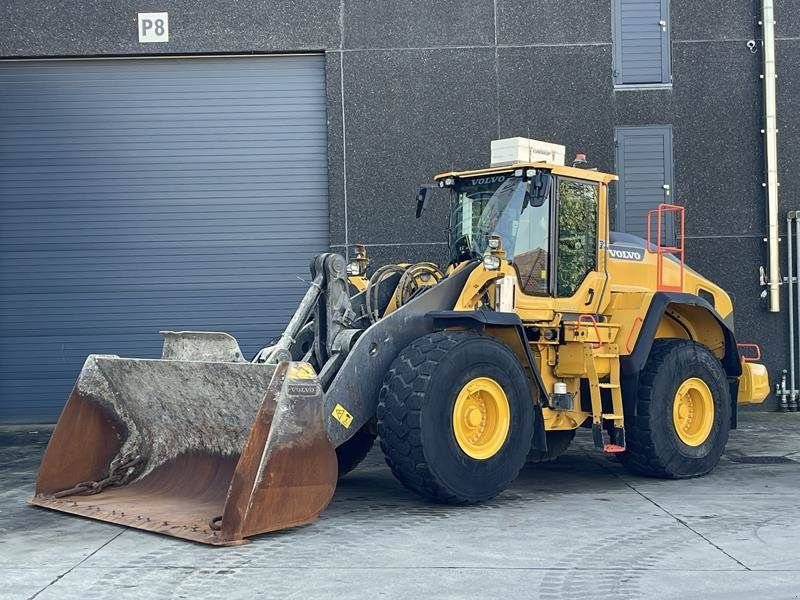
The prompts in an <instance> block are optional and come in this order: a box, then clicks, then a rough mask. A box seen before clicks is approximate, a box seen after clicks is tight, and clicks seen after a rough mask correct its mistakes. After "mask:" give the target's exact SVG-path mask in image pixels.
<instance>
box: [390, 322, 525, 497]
mask: <svg viewBox="0 0 800 600" xmlns="http://www.w3.org/2000/svg"><path fill="white" fill-rule="evenodd" d="M377 415H378V434H379V437H380V440H381V448H382V449H383V452H384V454H385V456H386V462H387V463H388V465H389V467H390V468H391V469H392V472H393V473H394V475H395V476H396V477H397V479H399V480H400V482H401V483H402V484H403V485H405V486H406V487H407V488H409V489H411V490H412V491H414V492H417V493H418V494H420V495H422V496H425V497H427V498H429V499H431V500H434V501H437V502H444V503H449V504H468V503H474V502H480V501H483V500H488V499H489V498H492V497H494V496H496V495H497V494H499V493H500V492H501V491H503V490H504V489H505V488H506V487H507V486H508V485H509V484H510V483H511V482H512V481H513V480H514V479H515V478H516V476H517V474H518V473H519V471H520V469H521V468H522V466H523V465H524V464H525V458H526V456H527V454H528V451H529V450H530V446H531V437H532V431H533V421H534V415H533V399H532V394H531V390H530V387H529V383H528V379H527V376H526V374H525V371H524V370H523V368H522V366H521V365H520V363H519V361H518V359H517V357H516V356H515V355H514V353H513V352H512V351H511V350H510V349H509V348H508V347H507V346H505V345H504V344H502V343H500V342H499V341H497V340H496V339H495V338H492V337H489V336H487V335H481V334H478V333H474V332H469V331H441V332H437V333H433V334H430V335H426V336H424V337H421V338H419V339H417V340H415V341H414V342H412V343H411V344H410V345H409V346H408V347H406V348H405V349H404V350H403V351H402V352H401V353H400V355H399V356H398V357H397V359H395V361H394V363H393V364H392V366H391V368H390V369H389V372H388V373H387V375H386V378H385V380H384V384H383V387H382V388H381V392H380V397H379V402H378V410H377Z"/></svg>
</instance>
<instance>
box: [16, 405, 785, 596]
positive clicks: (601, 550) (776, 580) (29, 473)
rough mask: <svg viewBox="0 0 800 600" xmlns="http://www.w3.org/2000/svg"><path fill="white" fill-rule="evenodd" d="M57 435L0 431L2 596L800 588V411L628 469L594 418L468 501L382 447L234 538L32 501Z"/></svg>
mask: <svg viewBox="0 0 800 600" xmlns="http://www.w3.org/2000/svg"><path fill="white" fill-rule="evenodd" d="M48 435H49V432H48V431H47V430H46V429H39V428H36V427H27V428H11V429H4V430H0V582H2V583H0V598H14V599H17V598H37V599H41V600H45V599H52V598H74V597H80V598H86V599H91V598H109V597H113V598H115V599H125V598H136V599H147V598H222V597H224V598H226V599H233V598H253V597H262V598H298V599H304V600H305V599H310V598H336V599H337V600H347V599H350V598H370V599H372V598H392V599H396V598H413V599H417V598H426V597H431V598H482V599H487V598H501V597H505V598H544V599H556V598H570V599H577V598H592V599H593V600H599V599H603V598H631V599H633V598H675V599H678V598H680V599H681V600H686V599H687V598H703V599H713V598H720V599H725V600H731V599H734V598H743V599H745V598H746V599H750V598H760V599H767V598H770V599H771V598H787V599H789V598H800V518H798V514H799V513H800V414H778V413H745V414H743V415H742V424H741V428H740V429H739V430H737V431H735V432H732V434H731V441H730V443H729V445H728V451H727V453H726V456H725V457H724V458H723V461H722V463H721V464H720V467H719V468H718V469H717V470H716V471H715V472H714V473H713V474H711V475H709V476H707V477H704V478H700V479H693V480H686V481H660V480H654V479H645V478H641V477H635V476H632V475H629V474H628V473H626V472H625V471H624V470H623V469H622V468H621V467H620V466H619V464H618V463H616V462H615V461H614V460H613V459H610V458H607V457H605V456H602V455H598V454H596V453H595V452H594V451H593V450H592V449H591V439H590V436H587V435H583V433H581V434H580V435H579V437H578V438H576V443H575V444H574V445H573V447H572V448H571V449H570V451H569V452H568V453H567V454H566V455H564V456H563V457H562V458H561V459H559V460H558V461H557V462H555V463H552V464H550V465H545V466H529V467H527V468H526V469H525V470H524V471H523V473H522V474H521V476H520V477H519V479H518V480H517V482H516V483H515V484H514V485H513V486H512V487H511V488H510V489H508V490H507V491H506V492H504V493H503V494H501V495H500V496H499V497H498V498H496V499H495V500H493V501H492V502H489V503H487V504H483V505H479V506H473V507H466V508H456V507H445V506H436V505H429V504H426V503H425V502H424V501H423V500H421V499H418V498H417V497H416V496H414V495H413V494H411V493H410V492H408V491H406V490H405V489H404V488H402V487H401V486H400V484H399V483H397V481H395V479H394V478H393V477H392V475H391V474H390V472H389V470H388V468H387V467H386V466H385V465H384V463H383V459H382V456H381V455H380V451H373V453H372V454H371V455H370V456H369V457H368V458H367V460H366V461H365V463H364V464H363V465H362V466H361V467H360V468H358V469H357V470H356V471H355V472H353V473H352V474H351V475H350V476H348V477H347V478H345V479H344V480H343V481H342V482H341V485H340V487H339V489H338V490H337V493H336V496H335V498H334V501H333V503H332V504H331V505H330V507H329V508H328V510H327V511H326V512H325V513H324V514H323V515H322V517H321V519H320V520H319V521H317V522H316V523H314V524H312V525H309V526H306V527H301V528H297V529H294V530H290V531H284V532H280V533H276V534H267V535H262V536H259V537H257V538H255V539H254V540H253V543H251V544H248V545H246V546H241V547H234V548H210V547H204V546H201V545H198V544H193V543H189V542H184V541H180V540H176V539H170V538H167V537H162V536H158V535H154V534H149V533H145V532H139V531H136V530H133V529H125V528H122V527H119V526H115V525H109V524H105V523H100V522H95V521H90V520H85V519H81V518H78V517H71V516H67V515H62V514H59V513H54V512H50V511H47V510H43V509H38V508H34V507H30V506H27V505H26V504H25V499H26V497H27V496H29V495H30V493H31V491H32V489H33V482H34V479H35V473H36V469H37V467H38V462H39V459H40V457H41V453H42V451H43V450H44V447H45V445H46V442H47V438H48ZM765 457H766V458H765Z"/></svg>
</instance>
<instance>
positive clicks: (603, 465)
mask: <svg viewBox="0 0 800 600" xmlns="http://www.w3.org/2000/svg"><path fill="white" fill-rule="evenodd" d="M584 452H586V451H584ZM586 454H587V455H588V454H589V453H588V452H586ZM596 462H598V463H599V464H600V466H601V467H602V468H603V469H605V470H606V471H608V472H609V473H611V474H612V475H613V476H614V477H616V478H617V479H619V480H620V481H621V482H622V483H623V484H625V486H626V487H628V488H630V489H631V490H633V491H634V492H636V493H637V494H639V496H641V497H642V498H644V499H645V500H647V501H648V502H649V503H650V504H652V505H653V506H655V507H656V508H658V509H659V510H661V511H663V512H664V513H665V514H667V515H669V516H670V517H672V518H673V519H675V520H676V521H677V522H678V523H680V524H681V525H683V526H684V527H685V528H686V529H688V530H689V531H691V532H692V533H694V534H695V535H696V536H698V537H700V538H702V539H703V540H705V541H706V542H707V543H708V544H710V545H711V546H713V547H714V548H716V549H717V550H719V551H720V552H722V553H723V554H724V555H725V556H727V557H728V558H730V559H731V560H732V561H734V562H736V563H737V564H738V565H740V566H741V567H742V568H744V569H745V570H747V571H750V570H751V569H750V567H748V566H747V565H746V564H744V563H743V562H742V561H740V560H739V559H738V558H736V557H735V556H733V555H732V554H730V553H729V552H726V551H725V550H723V549H722V547H720V546H718V545H717V544H715V543H714V542H712V541H711V540H710V539H708V538H707V537H706V536H704V535H703V534H702V533H700V532H699V531H697V530H696V529H695V528H693V527H692V526H691V525H689V524H688V523H687V522H686V521H684V520H683V519H681V518H680V517H677V516H676V515H674V514H672V513H671V512H670V511H668V510H667V509H666V508H664V507H663V506H661V505H660V504H659V503H658V502H656V501H655V500H653V499H652V498H650V497H649V496H647V495H646V494H644V493H643V492H640V491H639V490H637V489H636V488H635V487H633V486H632V485H631V484H630V483H628V482H627V481H625V480H624V479H623V478H622V477H620V476H619V474H617V473H615V472H614V471H612V470H611V469H609V468H608V466H606V465H605V464H603V462H602V461H596Z"/></svg>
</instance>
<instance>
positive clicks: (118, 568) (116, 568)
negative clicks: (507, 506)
mask: <svg viewBox="0 0 800 600" xmlns="http://www.w3.org/2000/svg"><path fill="white" fill-rule="evenodd" d="M73 569H79V570H81V571H112V570H113V571H122V570H132V571H136V570H140V571H141V570H145V571H159V570H160V571H208V572H209V573H210V574H212V573H213V572H214V571H217V570H219V569H233V570H235V571H337V572H338V571H442V570H448V571H542V572H549V571H558V572H565V573H569V572H573V571H580V572H591V573H618V572H620V571H622V572H625V573H629V572H636V573H649V572H653V571H655V572H659V573H660V572H664V573H741V572H742V570H741V569H734V568H721V569H686V568H680V567H670V568H668V567H652V568H649V569H645V568H642V567H583V566H581V567H482V566H459V565H441V566H436V567H430V566H428V567H422V566H413V565H412V566H401V567H376V566H361V567H334V566H331V567H309V566H305V565H298V566H289V565H287V566H270V567H258V566H241V567H237V566H227V565H224V564H222V565H217V566H214V567H208V566H203V565H197V566H178V565H107V566H106V565H97V566H83V567H78V565H76V566H75V567H72V568H71V569H70V571H72V570H73ZM747 570H748V571H751V572H753V573H800V568H797V569H764V568H754V569H747ZM64 575H66V573H65V574H64ZM61 577H63V575H62V576H61ZM56 580H57V579H56ZM56 580H54V582H55V581H56ZM48 587H49V585H48ZM36 593H37V594H39V593H41V591H39V592H36ZM34 597H35V596H31V598H34ZM29 600H30V598H29Z"/></svg>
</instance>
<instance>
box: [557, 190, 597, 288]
mask: <svg viewBox="0 0 800 600" xmlns="http://www.w3.org/2000/svg"><path fill="white" fill-rule="evenodd" d="M597 202H598V186H597V184H596V183H591V182H586V181H578V180H575V179H566V178H560V179H559V181H558V206H557V208H558V211H557V212H558V217H557V219H558V246H557V249H556V295H557V296H560V297H562V298H563V297H570V296H573V295H574V294H575V292H576V291H577V290H578V287H579V286H580V284H581V282H582V281H583V280H584V278H585V277H586V275H587V274H588V273H589V272H591V271H594V270H595V269H597Z"/></svg>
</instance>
